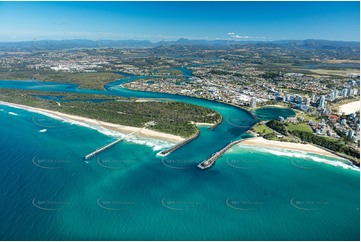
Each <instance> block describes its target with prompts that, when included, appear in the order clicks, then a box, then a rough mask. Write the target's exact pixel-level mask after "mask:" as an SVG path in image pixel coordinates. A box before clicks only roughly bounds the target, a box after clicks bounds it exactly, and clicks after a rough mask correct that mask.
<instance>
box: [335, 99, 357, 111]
mask: <svg viewBox="0 0 361 242" xmlns="http://www.w3.org/2000/svg"><path fill="white" fill-rule="evenodd" d="M356 111H360V101H355V102H351V103H346V104H344V105H341V106H340V107H339V109H338V112H339V114H342V113H345V114H351V113H355V112H356Z"/></svg>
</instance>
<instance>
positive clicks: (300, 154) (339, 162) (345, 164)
mask: <svg viewBox="0 0 361 242" xmlns="http://www.w3.org/2000/svg"><path fill="white" fill-rule="evenodd" d="M240 147H246V146H240ZM249 148H250V147H249V146H247V149H249ZM252 148H254V149H256V150H257V151H260V152H264V153H270V154H273V155H276V156H284V157H294V158H298V159H309V160H312V161H314V162H318V163H324V164H328V165H332V166H338V167H342V168H344V169H351V170H355V171H360V169H359V168H358V167H357V166H354V165H352V164H351V163H350V162H349V161H348V160H346V159H342V158H331V157H327V156H322V157H320V156H317V155H315V154H312V153H308V152H304V151H293V150H288V149H281V148H274V149H272V148H258V147H257V148H255V147H252Z"/></svg>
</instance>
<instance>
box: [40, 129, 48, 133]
mask: <svg viewBox="0 0 361 242" xmlns="http://www.w3.org/2000/svg"><path fill="white" fill-rule="evenodd" d="M46 131H48V130H47V129H41V130H39V133H44V132H46Z"/></svg>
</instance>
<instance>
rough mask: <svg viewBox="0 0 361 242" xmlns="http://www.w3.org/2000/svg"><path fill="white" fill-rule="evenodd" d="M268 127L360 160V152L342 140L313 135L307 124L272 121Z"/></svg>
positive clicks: (272, 136) (268, 136)
mask: <svg viewBox="0 0 361 242" xmlns="http://www.w3.org/2000/svg"><path fill="white" fill-rule="evenodd" d="M266 125H267V126H268V127H270V128H271V129H273V130H275V131H277V132H279V133H281V134H283V135H289V134H290V135H292V136H295V137H298V138H299V139H300V140H302V141H303V142H308V143H312V144H315V145H319V146H322V147H324V148H327V149H329V150H332V151H335V152H340V153H344V154H346V155H349V156H351V157H353V158H357V159H359V158H360V154H359V152H358V151H356V150H354V149H352V148H351V147H349V146H347V145H345V144H344V143H343V142H342V140H334V139H331V138H329V137H323V136H318V135H315V134H313V133H312V131H311V129H310V128H309V127H308V126H307V125H306V124H297V125H296V124H288V123H283V122H281V121H278V120H271V121H269V122H267V123H266ZM263 137H264V138H266V139H274V138H275V134H272V133H266V134H265V135H264V136H263ZM356 163H357V162H356Z"/></svg>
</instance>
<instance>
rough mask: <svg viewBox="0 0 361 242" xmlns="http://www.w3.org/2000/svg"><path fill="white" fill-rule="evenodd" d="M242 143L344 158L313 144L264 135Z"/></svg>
mask: <svg viewBox="0 0 361 242" xmlns="http://www.w3.org/2000/svg"><path fill="white" fill-rule="evenodd" d="M240 145H246V146H252V147H260V148H277V149H287V150H293V151H303V152H307V153H314V154H318V155H324V156H328V157H332V158H338V159H344V158H341V157H339V156H337V155H335V154H332V153H331V152H328V151H326V150H323V149H321V148H318V147H316V146H314V145H311V144H300V143H291V142H281V141H274V140H267V139H264V138H262V137H255V138H252V139H247V140H244V141H243V142H241V143H240Z"/></svg>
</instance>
